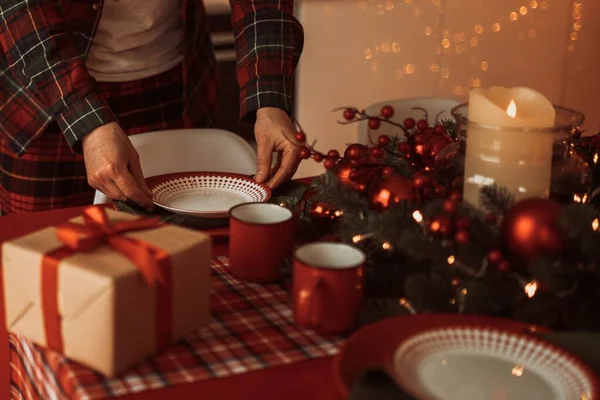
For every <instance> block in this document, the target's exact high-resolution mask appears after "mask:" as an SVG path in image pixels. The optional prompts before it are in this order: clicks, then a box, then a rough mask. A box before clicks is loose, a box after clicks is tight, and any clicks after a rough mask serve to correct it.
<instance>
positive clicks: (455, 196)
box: [448, 191, 462, 202]
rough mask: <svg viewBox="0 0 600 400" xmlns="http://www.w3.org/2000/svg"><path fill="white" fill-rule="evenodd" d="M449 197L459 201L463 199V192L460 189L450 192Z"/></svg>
mask: <svg viewBox="0 0 600 400" xmlns="http://www.w3.org/2000/svg"><path fill="white" fill-rule="evenodd" d="M448 198H449V199H450V200H452V201H456V202H459V201H461V200H462V193H461V192H459V191H454V192H452V193H450V196H448Z"/></svg>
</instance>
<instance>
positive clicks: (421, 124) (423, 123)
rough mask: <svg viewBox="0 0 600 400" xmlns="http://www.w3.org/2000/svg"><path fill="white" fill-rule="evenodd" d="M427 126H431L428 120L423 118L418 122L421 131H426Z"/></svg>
mask: <svg viewBox="0 0 600 400" xmlns="http://www.w3.org/2000/svg"><path fill="white" fill-rule="evenodd" d="M427 128H429V122H427V120H425V119H422V120H420V121H419V122H417V129H418V130H419V131H420V132H424V131H425V130H427Z"/></svg>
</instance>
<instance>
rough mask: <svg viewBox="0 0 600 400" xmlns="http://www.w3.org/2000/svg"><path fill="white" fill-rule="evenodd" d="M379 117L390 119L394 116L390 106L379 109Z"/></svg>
mask: <svg viewBox="0 0 600 400" xmlns="http://www.w3.org/2000/svg"><path fill="white" fill-rule="evenodd" d="M381 116H382V117H383V118H386V119H390V118H392V117H393V116H394V107H392V106H383V108H382V109H381Z"/></svg>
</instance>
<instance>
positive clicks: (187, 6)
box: [0, 0, 304, 154]
mask: <svg viewBox="0 0 600 400" xmlns="http://www.w3.org/2000/svg"><path fill="white" fill-rule="evenodd" d="M230 3H231V8H232V20H233V21H232V22H233V25H234V30H235V35H236V36H235V37H236V47H237V55H238V82H239V84H240V86H241V93H242V105H241V114H242V118H243V119H244V120H246V121H251V120H252V119H253V115H254V113H255V111H256V110H257V108H258V107H278V108H282V109H284V110H287V111H288V112H291V99H292V97H291V82H292V75H293V72H294V67H295V65H296V63H297V62H298V58H299V55H300V53H301V51H302V46H303V38H304V37H303V32H302V27H301V26H300V24H299V23H298V21H297V20H296V19H295V18H294V17H293V16H292V11H293V0H230ZM181 9H182V18H183V21H184V27H185V32H184V37H185V38H186V39H185V49H184V62H183V82H184V88H185V89H184V110H183V111H184V114H185V115H184V117H185V121H186V125H187V126H206V125H209V124H210V123H211V122H212V121H213V119H214V114H215V111H216V104H217V97H218V93H217V92H218V90H217V89H218V82H217V73H216V62H215V56H214V52H213V49H212V43H211V40H210V33H209V30H208V23H207V15H206V10H205V8H204V5H203V3H202V1H200V0H182V7H181ZM101 10H102V0H97V1H90V0H58V1H57V0H27V1H23V0H3V1H2V4H1V5H0V17H1V18H0V45H1V46H2V52H0V110H2V112H1V113H0V132H1V133H2V134H3V135H4V136H5V137H6V138H7V140H8V146H9V147H10V148H11V149H12V150H13V151H14V152H15V153H16V154H22V153H24V152H25V150H26V149H27V148H28V147H29V145H30V144H31V143H32V141H33V139H34V138H35V137H37V136H38V135H40V134H41V133H42V132H44V131H45V130H46V128H47V127H48V126H49V125H50V123H51V122H52V121H55V122H57V123H58V125H59V126H60V129H61V131H62V132H63V133H64V135H65V138H66V140H67V142H68V144H69V146H71V147H73V149H74V150H75V151H77V146H76V145H77V144H78V143H79V141H80V139H81V138H82V137H83V136H85V135H86V134H87V133H89V132H91V131H92V130H93V129H95V128H97V127H98V126H100V125H103V124H106V123H107V122H110V121H114V120H115V118H116V117H115V115H114V113H113V110H111V109H110V107H109V106H108V104H107V103H106V102H105V101H104V100H103V99H102V97H101V96H100V95H99V93H98V91H97V87H96V83H95V81H94V79H93V78H92V77H91V76H90V75H89V74H88V72H87V70H86V68H85V57H86V56H87V52H88V49H89V48H90V45H91V44H92V40H93V36H94V32H95V29H96V26H97V24H98V21H99V19H100V18H99V17H100V13H101Z"/></svg>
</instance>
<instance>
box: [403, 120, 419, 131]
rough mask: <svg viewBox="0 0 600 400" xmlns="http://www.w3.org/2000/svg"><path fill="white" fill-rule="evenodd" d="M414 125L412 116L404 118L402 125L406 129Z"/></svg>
mask: <svg viewBox="0 0 600 400" xmlns="http://www.w3.org/2000/svg"><path fill="white" fill-rule="evenodd" d="M416 125H417V122H416V121H415V120H414V118H406V119H405V120H404V127H405V128H406V129H408V130H411V129H415V126H416Z"/></svg>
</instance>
